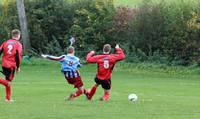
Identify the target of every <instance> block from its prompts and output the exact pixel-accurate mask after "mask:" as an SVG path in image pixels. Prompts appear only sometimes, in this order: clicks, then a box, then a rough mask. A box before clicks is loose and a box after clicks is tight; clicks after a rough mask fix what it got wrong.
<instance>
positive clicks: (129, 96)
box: [128, 93, 138, 101]
mask: <svg viewBox="0 0 200 119" xmlns="http://www.w3.org/2000/svg"><path fill="white" fill-rule="evenodd" d="M137 99H138V97H137V95H136V94H134V93H132V94H129V95H128V100H129V101H136V100H137Z"/></svg>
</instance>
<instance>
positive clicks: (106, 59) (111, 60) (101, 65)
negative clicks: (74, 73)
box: [86, 44, 125, 101]
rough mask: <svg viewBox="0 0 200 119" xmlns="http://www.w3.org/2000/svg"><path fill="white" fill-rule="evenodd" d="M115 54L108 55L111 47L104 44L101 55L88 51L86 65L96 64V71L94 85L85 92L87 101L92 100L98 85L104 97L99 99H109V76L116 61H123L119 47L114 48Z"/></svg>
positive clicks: (122, 54) (122, 53)
mask: <svg viewBox="0 0 200 119" xmlns="http://www.w3.org/2000/svg"><path fill="white" fill-rule="evenodd" d="M115 50H116V52H117V53H116V54H110V51H111V45H110V44H105V45H104V47H103V54H100V55H96V56H95V55H94V54H95V52H94V51H90V52H89V53H88V54H87V57H86V61H87V63H97V65H98V71H97V74H96V78H95V80H94V81H95V83H96V84H95V85H94V86H93V87H92V88H91V89H90V90H88V91H87V93H86V95H87V98H88V99H89V100H91V99H92V97H93V95H94V94H95V92H96V89H97V87H98V86H99V85H101V86H102V88H103V89H104V95H103V97H102V98H101V100H102V101H107V100H109V98H110V90H111V76H112V71H113V68H114V66H115V63H116V62H117V61H120V60H122V59H124V57H125V55H124V52H123V51H122V49H121V48H120V47H119V45H116V46H115Z"/></svg>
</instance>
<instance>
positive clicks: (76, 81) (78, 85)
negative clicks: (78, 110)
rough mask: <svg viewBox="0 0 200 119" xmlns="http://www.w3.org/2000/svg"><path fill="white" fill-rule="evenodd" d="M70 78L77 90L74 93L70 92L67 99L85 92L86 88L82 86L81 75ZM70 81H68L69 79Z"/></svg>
mask: <svg viewBox="0 0 200 119" xmlns="http://www.w3.org/2000/svg"><path fill="white" fill-rule="evenodd" d="M70 80H73V83H72V81H71V83H72V84H73V85H74V87H75V88H77V91H76V92H75V93H72V94H71V95H70V96H69V98H68V100H72V99H74V98H75V97H78V96H80V95H81V94H86V90H85V89H84V87H83V82H82V80H81V77H80V76H79V77H77V78H73V79H70ZM69 82H70V81H69Z"/></svg>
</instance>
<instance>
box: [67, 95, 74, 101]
mask: <svg viewBox="0 0 200 119" xmlns="http://www.w3.org/2000/svg"><path fill="white" fill-rule="evenodd" d="M74 98H75V97H74V94H71V95H70V96H69V97H68V98H67V100H68V101H70V100H73V99H74Z"/></svg>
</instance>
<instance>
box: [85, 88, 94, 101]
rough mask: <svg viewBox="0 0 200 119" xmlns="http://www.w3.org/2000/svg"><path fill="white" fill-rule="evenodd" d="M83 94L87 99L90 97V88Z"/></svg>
mask: <svg viewBox="0 0 200 119" xmlns="http://www.w3.org/2000/svg"><path fill="white" fill-rule="evenodd" d="M85 95H86V97H87V99H88V100H91V99H92V96H90V89H89V90H88V91H86V93H85Z"/></svg>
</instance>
